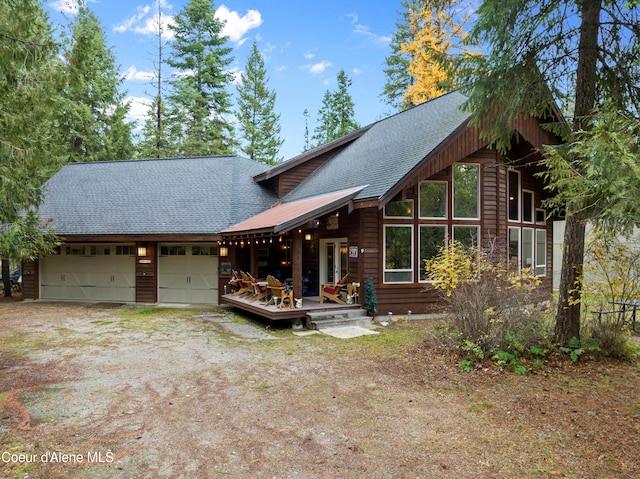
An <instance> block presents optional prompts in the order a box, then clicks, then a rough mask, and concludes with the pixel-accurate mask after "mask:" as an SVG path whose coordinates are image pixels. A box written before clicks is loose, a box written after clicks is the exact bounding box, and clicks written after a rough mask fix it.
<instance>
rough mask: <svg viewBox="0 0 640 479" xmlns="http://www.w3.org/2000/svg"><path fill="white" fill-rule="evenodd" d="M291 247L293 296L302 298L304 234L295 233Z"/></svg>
mask: <svg viewBox="0 0 640 479" xmlns="http://www.w3.org/2000/svg"><path fill="white" fill-rule="evenodd" d="M291 236H293V244H292V245H291V268H292V269H293V271H292V273H293V295H294V297H298V298H302V233H300V232H298V231H295V232H293V234H292V235H291Z"/></svg>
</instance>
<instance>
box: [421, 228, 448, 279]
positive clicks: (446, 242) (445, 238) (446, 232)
mask: <svg viewBox="0 0 640 479" xmlns="http://www.w3.org/2000/svg"><path fill="white" fill-rule="evenodd" d="M423 228H441V229H443V230H444V242H443V244H442V246H444V247H447V245H448V244H449V241H448V236H449V228H448V227H447V225H445V224H419V225H418V244H417V249H418V251H417V255H418V283H433V281H430V280H428V279H423V278H422V275H423V273H424V259H425V258H423V257H422V254H421V251H420V250H421V248H422V229H423Z"/></svg>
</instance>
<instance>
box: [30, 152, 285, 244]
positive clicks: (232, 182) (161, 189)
mask: <svg viewBox="0 0 640 479" xmlns="http://www.w3.org/2000/svg"><path fill="white" fill-rule="evenodd" d="M267 168H268V166H267V165H264V164H261V163H258V162H256V161H253V160H249V159H246V158H242V157H238V156H223V157H193V158H176V159H154V160H134V161H113V162H95V163H70V164H68V165H66V166H64V167H63V168H62V169H61V170H60V171H59V172H58V173H56V174H55V175H54V176H53V177H52V178H51V179H50V180H49V181H48V182H47V184H46V185H45V194H44V199H43V203H42V204H41V205H40V208H39V213H40V216H41V217H42V218H46V219H51V223H50V224H51V225H52V226H54V227H55V230H56V233H57V234H59V235H108V234H124V235H133V234H175V233H179V234H180V233H181V234H216V233H219V232H220V231H222V230H224V229H225V228H228V227H229V226H231V225H233V224H236V223H238V222H241V221H243V220H245V219H247V218H249V217H251V216H253V215H256V214H258V213H260V212H261V211H264V210H265V209H266V208H268V207H269V206H270V205H272V204H273V203H274V202H275V201H277V198H276V197H275V195H274V194H273V192H271V191H270V190H269V189H267V188H265V187H262V186H260V185H258V184H256V183H255V182H254V181H253V180H252V177H253V176H255V175H257V174H260V173H262V172H263V171H265V170H266V169H267Z"/></svg>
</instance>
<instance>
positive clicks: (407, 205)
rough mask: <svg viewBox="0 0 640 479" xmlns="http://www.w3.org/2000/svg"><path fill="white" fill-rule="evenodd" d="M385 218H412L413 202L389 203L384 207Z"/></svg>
mask: <svg viewBox="0 0 640 479" xmlns="http://www.w3.org/2000/svg"><path fill="white" fill-rule="evenodd" d="M384 216H385V218H413V201H411V200H405V201H390V202H389V203H387V204H386V205H385V206H384Z"/></svg>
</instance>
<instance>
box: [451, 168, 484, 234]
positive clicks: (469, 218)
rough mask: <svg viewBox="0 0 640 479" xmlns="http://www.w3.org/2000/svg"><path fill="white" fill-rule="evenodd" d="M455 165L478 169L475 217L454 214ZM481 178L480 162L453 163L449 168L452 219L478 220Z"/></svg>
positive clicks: (479, 214)
mask: <svg viewBox="0 0 640 479" xmlns="http://www.w3.org/2000/svg"><path fill="white" fill-rule="evenodd" d="M456 166H475V167H476V168H477V170H478V181H477V194H476V207H477V210H478V214H477V216H476V217H467V216H456V188H455V185H456V179H455V172H456V170H455V167H456ZM480 178H481V165H480V163H454V164H453V166H452V168H451V217H452V218H453V219H454V220H466V221H478V220H480V216H481V213H480V211H481V209H482V208H481V203H480V192H481V191H482V186H481V184H480Z"/></svg>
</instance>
